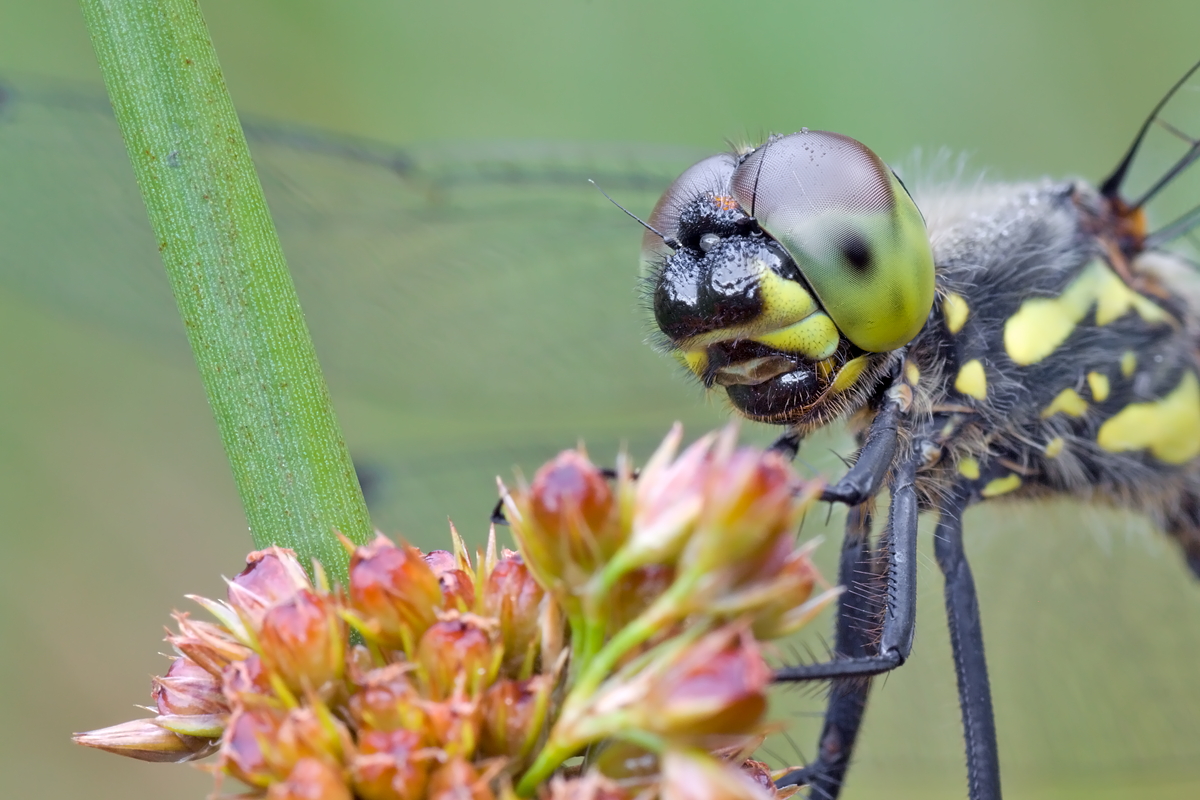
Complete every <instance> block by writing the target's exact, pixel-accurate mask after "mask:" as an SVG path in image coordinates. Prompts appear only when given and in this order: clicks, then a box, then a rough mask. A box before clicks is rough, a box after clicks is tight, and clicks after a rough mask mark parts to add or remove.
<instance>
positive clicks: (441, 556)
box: [425, 550, 459, 578]
mask: <svg viewBox="0 0 1200 800" xmlns="http://www.w3.org/2000/svg"><path fill="white" fill-rule="evenodd" d="M425 563H426V564H428V565H429V568H430V569H431V570H433V574H434V575H437V576H438V577H439V578H440V577H442V575H444V574H446V573H447V572H449V571H450V570H452V569H458V568H459V566H458V559H457V558H455V557H454V553H451V552H450V551H449V550H430V551H429V552H428V553H426V554H425Z"/></svg>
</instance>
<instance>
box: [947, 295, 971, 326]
mask: <svg viewBox="0 0 1200 800" xmlns="http://www.w3.org/2000/svg"><path fill="white" fill-rule="evenodd" d="M970 313H971V308H970V306H968V305H967V301H966V300H964V299H963V298H962V295H960V294H955V293H954V292H946V296H945V297H944V298H942V316H943V317H945V319H946V330H948V331H950V332H951V333H958V332H959V331H961V330H962V326H963V325H966V324H967V316H968V315H969V314H970Z"/></svg>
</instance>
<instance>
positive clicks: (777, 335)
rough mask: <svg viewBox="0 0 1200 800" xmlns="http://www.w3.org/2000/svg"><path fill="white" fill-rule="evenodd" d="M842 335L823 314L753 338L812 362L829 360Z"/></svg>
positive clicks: (813, 315) (811, 316) (814, 315)
mask: <svg viewBox="0 0 1200 800" xmlns="http://www.w3.org/2000/svg"><path fill="white" fill-rule="evenodd" d="M841 338H842V334H841V333H840V332H839V331H838V329H837V326H836V325H834V324H833V320H831V319H830V318H829V317H828V316H826V315H825V314H812V315H810V316H808V317H805V318H804V319H802V320H800V321H799V322H797V323H794V324H792V325H789V326H787V327H786V328H783V329H781V330H777V331H772V332H771V333H764V334H763V335H761V336H755V337H753V339H752V340H751V341H755V342H761V343H762V344H765V345H766V346H767V347H774V348H775V349H776V350H782V351H783V352H785V353H799V354H801V355H805V356H808V357H809V358H811V359H813V360H814V361H821V360H823V359H826V358H829V357H830V356H831V355H833V354H834V352H835V351H837V347H838V342H840V341H841Z"/></svg>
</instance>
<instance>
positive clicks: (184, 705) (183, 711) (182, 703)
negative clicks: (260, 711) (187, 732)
mask: <svg viewBox="0 0 1200 800" xmlns="http://www.w3.org/2000/svg"><path fill="white" fill-rule="evenodd" d="M151 694H152V696H153V697H154V704H155V705H156V706H157V707H158V713H159V714H173V715H179V716H197V715H201V714H224V713H227V712H228V711H229V706H228V705H227V704H226V702H225V696H224V694H223V693H222V692H221V684H220V683H219V682H218V681H217V679H216V678H214V677H213V676H212V675H211V674H209V672H208V670H206V669H204V668H202V667H201V666H200V665H198V664H197V663H196V662H195V661H192V660H191V659H190V658H187V657H184V658H177V659H175V660H174V661H173V662H171V666H170V667H169V668H168V669H167V674H166V675H164V676H163V677H161V678H155V679H154V688H153V690H152V692H151Z"/></svg>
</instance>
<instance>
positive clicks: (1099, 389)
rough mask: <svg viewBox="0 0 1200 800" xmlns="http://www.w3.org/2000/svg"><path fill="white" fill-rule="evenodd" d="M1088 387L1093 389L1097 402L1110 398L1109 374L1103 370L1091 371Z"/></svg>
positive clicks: (1093, 395)
mask: <svg viewBox="0 0 1200 800" xmlns="http://www.w3.org/2000/svg"><path fill="white" fill-rule="evenodd" d="M1087 382H1088V388H1090V389H1091V390H1092V399H1093V400H1095V401H1096V402H1097V403H1103V402H1104V401H1105V400H1107V399H1108V389H1109V387H1108V376H1107V375H1105V374H1104V373H1103V372H1089V373H1088V374H1087Z"/></svg>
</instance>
